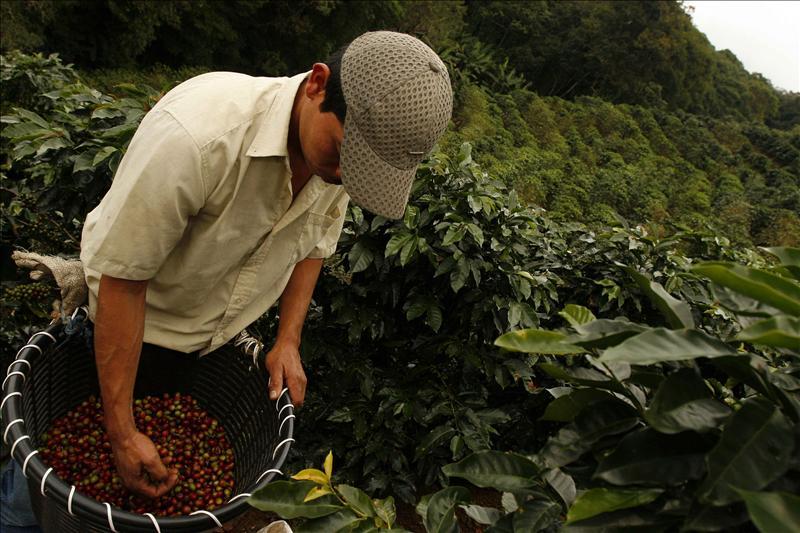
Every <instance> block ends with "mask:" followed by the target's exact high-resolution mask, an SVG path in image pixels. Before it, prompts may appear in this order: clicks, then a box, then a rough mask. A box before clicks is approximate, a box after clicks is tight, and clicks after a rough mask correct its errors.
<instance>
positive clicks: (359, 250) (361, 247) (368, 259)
mask: <svg viewBox="0 0 800 533" xmlns="http://www.w3.org/2000/svg"><path fill="white" fill-rule="evenodd" d="M347 260H348V261H350V272H352V273H356V272H363V271H364V270H366V269H367V267H368V266H369V265H370V264H371V263H372V262H373V261H374V260H375V254H374V253H372V250H370V249H369V248H368V247H367V245H366V244H364V243H363V242H361V241H359V242H357V243H355V244H354V245H353V247H352V248H350V252H348V254H347Z"/></svg>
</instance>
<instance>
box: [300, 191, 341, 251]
mask: <svg viewBox="0 0 800 533" xmlns="http://www.w3.org/2000/svg"><path fill="white" fill-rule="evenodd" d="M348 202H350V196H348V195H347V193H345V192H342V193H341V198H339V200H338V201H337V202H336V204H335V205H336V209H337V210H338V212H339V216H337V217H336V219H335V220H334V221H333V223H332V224H331V225H330V227H328V231H326V232H325V235H323V237H322V239H321V240H320V241H319V242H318V243H317V245H316V246H315V247H314V249H312V250H311V251H310V252H309V254H308V258H309V259H326V258H328V257H330V256H332V255H333V254H334V252H336V245H337V244H338V243H339V236H340V235H341V234H342V228H343V227H344V219H345V216H346V215H347V204H348Z"/></svg>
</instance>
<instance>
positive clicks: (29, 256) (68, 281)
mask: <svg viewBox="0 0 800 533" xmlns="http://www.w3.org/2000/svg"><path fill="white" fill-rule="evenodd" d="M11 259H13V260H14V262H15V263H16V264H17V266H18V267H21V268H27V269H30V271H31V273H30V276H31V279H33V280H37V281H38V280H40V279H42V278H44V277H45V276H52V277H53V278H54V279H55V281H56V285H58V288H59V289H61V316H62V318H67V317H69V316H70V315H72V312H73V311H75V309H76V308H77V307H79V306H81V305H83V304H84V303H85V302H86V297H87V294H88V292H89V290H88V287H87V286H86V279H85V278H84V275H83V264H82V263H81V262H80V261H79V260H77V259H64V258H63V257H58V256H55V255H40V254H37V253H34V252H21V251H19V250H18V251H16V252H14V253H12V254H11Z"/></svg>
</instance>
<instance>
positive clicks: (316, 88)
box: [306, 63, 331, 100]
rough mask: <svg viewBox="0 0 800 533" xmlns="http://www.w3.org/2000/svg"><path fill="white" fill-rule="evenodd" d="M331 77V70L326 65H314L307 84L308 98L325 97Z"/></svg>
mask: <svg viewBox="0 0 800 533" xmlns="http://www.w3.org/2000/svg"><path fill="white" fill-rule="evenodd" d="M330 75H331V69H330V68H329V67H328V65H326V64H325V63H314V66H313V67H311V74H310V75H309V76H308V81H307V82H306V96H307V97H309V98H311V99H312V100H313V99H314V98H317V97H319V96H325V86H326V85H327V84H328V78H329V77H330Z"/></svg>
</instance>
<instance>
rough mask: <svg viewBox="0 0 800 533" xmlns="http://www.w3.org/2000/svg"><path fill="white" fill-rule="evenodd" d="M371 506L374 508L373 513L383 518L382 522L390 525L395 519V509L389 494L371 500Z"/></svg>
mask: <svg viewBox="0 0 800 533" xmlns="http://www.w3.org/2000/svg"><path fill="white" fill-rule="evenodd" d="M372 508H373V509H375V514H376V515H377V516H378V518H380V519H381V520H383V522H384V523H385V524H386V525H387V526H389V527H392V525H393V524H394V521H395V519H396V518H397V510H396V509H395V507H394V498H393V497H392V496H389V497H387V498H384V499H382V500H372Z"/></svg>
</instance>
